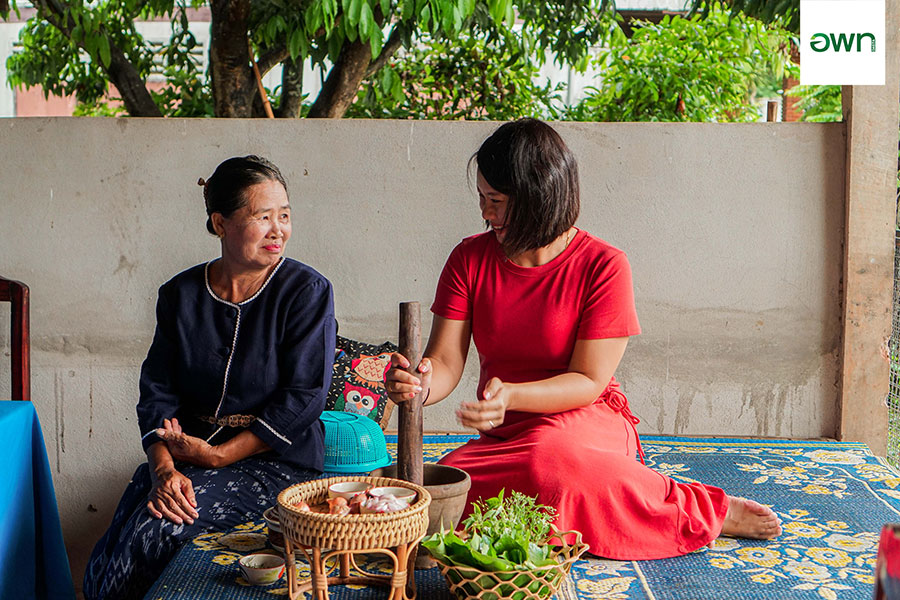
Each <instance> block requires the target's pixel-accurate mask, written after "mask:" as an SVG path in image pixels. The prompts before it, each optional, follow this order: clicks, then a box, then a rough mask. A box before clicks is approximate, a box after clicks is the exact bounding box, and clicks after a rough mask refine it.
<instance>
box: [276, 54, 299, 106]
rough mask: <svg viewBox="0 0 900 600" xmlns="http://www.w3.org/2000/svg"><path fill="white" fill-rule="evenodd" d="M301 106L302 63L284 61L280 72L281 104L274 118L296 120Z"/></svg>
mask: <svg viewBox="0 0 900 600" xmlns="http://www.w3.org/2000/svg"><path fill="white" fill-rule="evenodd" d="M302 105H303V61H302V60H296V61H294V60H291V59H290V58H288V59H287V60H286V61H284V70H282V71H281V103H280V104H279V106H278V110H277V111H276V112H275V116H276V117H278V118H280V119H296V118H298V117H299V116H300V108H301V107H302Z"/></svg>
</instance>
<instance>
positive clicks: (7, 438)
mask: <svg viewBox="0 0 900 600" xmlns="http://www.w3.org/2000/svg"><path fill="white" fill-rule="evenodd" d="M0 440H3V443H2V444H0V474H2V476H0V598H4V599H6V598H10V599H12V598H15V599H16V600H30V599H32V598H34V599H38V598H40V599H44V598H48V599H54V600H55V599H63V598H64V599H66V600H70V599H74V598H75V589H74V587H73V586H72V574H71V571H70V570H69V558H68V556H67V555H66V547H65V545H64V544H63V536H62V529H61V527H60V524H59V512H58V510H57V507H56V494H55V493H54V491H53V479H52V478H51V476H50V465H49V463H48V462H47V451H46V449H45V448H44V436H43V435H42V434H41V425H40V422H39V421H38V417H37V413H36V412H35V410H34V405H33V404H32V403H31V402H17V401H2V402H0Z"/></svg>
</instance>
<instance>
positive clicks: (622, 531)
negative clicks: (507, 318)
mask: <svg viewBox="0 0 900 600" xmlns="http://www.w3.org/2000/svg"><path fill="white" fill-rule="evenodd" d="M609 395H610V390H607V393H606V394H605V396H607V397H608V396H609ZM613 395H615V396H618V398H611V400H612V402H613V403H614V404H615V403H618V404H619V405H618V406H616V407H615V408H613V407H612V406H610V404H607V402H605V401H603V400H601V401H598V402H596V403H594V404H592V405H590V406H586V407H584V408H578V409H574V410H569V411H566V412H562V413H555V414H533V415H532V414H525V413H510V414H508V415H507V417H508V418H507V421H506V423H504V424H503V425H500V426H499V427H497V428H495V429H493V430H491V431H490V432H488V433H482V435H481V436H480V437H479V438H476V439H474V440H471V441H469V442H467V443H466V444H465V445H463V446H462V447H460V448H457V449H456V450H454V451H453V452H451V453H450V454H448V455H447V456H445V457H444V458H443V459H441V461H440V462H441V463H442V464H447V465H452V466H454V467H458V468H460V469H463V470H464V471H466V472H468V473H469V475H470V476H471V478H472V488H471V490H469V496H468V502H467V506H469V505H470V504H471V502H472V501H473V500H476V499H478V498H485V499H486V498H490V497H493V496H496V495H497V494H498V493H499V492H500V490H501V489H504V488H505V489H506V491H507V492H510V491H512V490H516V491H519V492H522V493H524V494H527V495H529V496H537V499H538V502H539V503H541V504H546V505H548V506H552V507H554V508H555V509H556V511H557V513H558V514H557V519H556V526H557V528H558V529H559V530H560V531H568V530H577V531H580V532H581V533H582V537H583V540H584V541H585V542H586V543H587V544H588V545H589V546H590V551H591V552H592V553H593V554H596V555H597V556H603V557H606V558H611V559H615V560H643V559H654V558H669V557H672V556H679V555H682V554H687V553H689V552H692V551H694V550H696V549H698V548H701V547H702V546H704V545H706V544H708V543H709V542H710V541H712V540H714V539H715V538H716V537H717V536H718V535H719V533H720V532H721V530H722V523H723V521H724V520H725V513H726V512H727V510H728V496H727V495H726V494H725V492H724V491H722V490H721V489H719V488H717V487H713V486H708V485H703V484H700V483H692V484H685V483H678V482H676V481H674V480H672V479H671V478H670V477H668V476H666V475H662V474H660V473H657V472H656V471H654V470H652V469H650V468H649V467H646V466H644V465H643V464H642V463H641V462H639V461H637V460H636V459H635V452H636V451H637V449H638V448H639V444H640V442H639V441H638V437H637V432H636V431H635V429H634V425H633V421H632V420H631V419H632V417H631V413H630V411H629V410H628V405H627V403H626V402H625V401H624V396H622V395H621V394H620V393H618V392H617V390H615V391H613ZM636 420H637V419H634V421H636Z"/></svg>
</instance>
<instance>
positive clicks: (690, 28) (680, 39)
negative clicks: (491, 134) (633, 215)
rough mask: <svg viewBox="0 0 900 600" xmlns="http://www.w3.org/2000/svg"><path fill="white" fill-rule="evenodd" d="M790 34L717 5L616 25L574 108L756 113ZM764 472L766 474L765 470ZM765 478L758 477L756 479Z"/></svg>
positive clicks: (697, 117)
mask: <svg viewBox="0 0 900 600" xmlns="http://www.w3.org/2000/svg"><path fill="white" fill-rule="evenodd" d="M788 51H789V42H788V34H787V33H786V32H785V31H783V30H779V29H776V28H766V27H764V26H763V25H762V24H761V23H760V22H759V21H756V20H753V19H750V18H747V17H741V16H738V17H731V16H730V15H729V14H728V13H727V12H726V11H725V10H723V9H720V8H717V7H716V8H712V9H711V10H710V11H709V14H708V15H707V17H706V18H705V19H704V18H701V17H700V16H699V15H695V16H693V17H691V18H684V17H680V16H672V17H668V16H667V17H665V18H663V20H662V21H661V22H660V23H657V24H654V23H641V24H640V26H639V27H637V28H635V29H634V31H633V34H632V37H631V38H630V39H629V38H626V37H625V36H624V35H623V34H619V33H618V32H615V31H614V32H612V33H611V35H610V37H609V42H608V48H607V49H606V50H604V51H603V52H602V53H601V56H600V57H599V58H598V60H597V64H598V68H601V67H602V71H603V74H602V79H600V80H599V81H598V82H597V84H596V86H595V87H594V88H593V89H592V90H588V95H587V97H586V98H585V99H584V100H583V101H582V102H581V103H580V104H578V105H576V106H575V107H573V108H572V109H571V110H570V111H569V113H568V116H569V117H570V118H573V119H576V120H598V121H754V120H757V119H758V118H759V116H758V110H757V108H756V106H754V105H753V104H752V103H751V89H752V88H754V87H755V85H756V82H757V81H758V79H759V75H758V73H766V72H768V71H770V70H773V69H774V68H775V67H777V66H779V65H783V64H784V63H785V62H787V61H788V60H789V57H788ZM763 477H764V476H763ZM762 481H764V479H763V478H757V480H756V482H760V483H761V482H762Z"/></svg>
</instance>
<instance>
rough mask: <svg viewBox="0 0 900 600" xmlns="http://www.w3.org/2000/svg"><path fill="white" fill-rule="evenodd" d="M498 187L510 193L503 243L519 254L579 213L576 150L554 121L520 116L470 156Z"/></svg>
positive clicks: (563, 228) (552, 235)
mask: <svg viewBox="0 0 900 600" xmlns="http://www.w3.org/2000/svg"><path fill="white" fill-rule="evenodd" d="M473 163H474V164H475V166H476V167H477V168H478V171H479V172H480V173H481V175H482V177H484V179H485V181H486V182H487V183H488V184H489V185H490V186H491V187H492V188H494V189H495V190H497V191H498V192H500V193H502V194H507V195H508V196H509V199H510V202H509V207H508V208H507V212H506V224H505V225H506V236H505V237H504V240H503V247H504V250H505V251H506V253H507V255H508V256H516V255H518V254H521V253H522V252H526V251H528V250H535V249H537V248H542V247H544V246H546V245H548V244H550V243H551V242H552V241H553V240H555V239H556V238H558V237H559V236H561V235H562V234H563V233H565V232H566V231H568V230H569V228H571V227H572V226H573V225H574V224H575V221H576V220H577V219H578V214H579V212H580V210H581V200H580V193H579V184H578V164H577V162H576V160H575V155H574V154H572V151H571V150H569V147H568V146H566V143H565V142H564V141H563V139H562V137H560V135H559V134H558V133H557V132H556V130H554V129H553V128H552V127H550V126H549V125H547V124H546V123H544V122H543V121H539V120H537V119H518V120H516V121H511V122H509V123H504V124H503V125H501V126H500V127H499V128H497V130H496V131H494V133H492V134H491V135H490V137H488V138H487V139H486V140H485V141H484V142H483V143H482V144H481V147H480V148H479V149H478V151H477V152H476V153H475V154H474V155H473V156H472V158H471V159H470V160H469V167H470V170H471V167H472V164H473Z"/></svg>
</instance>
